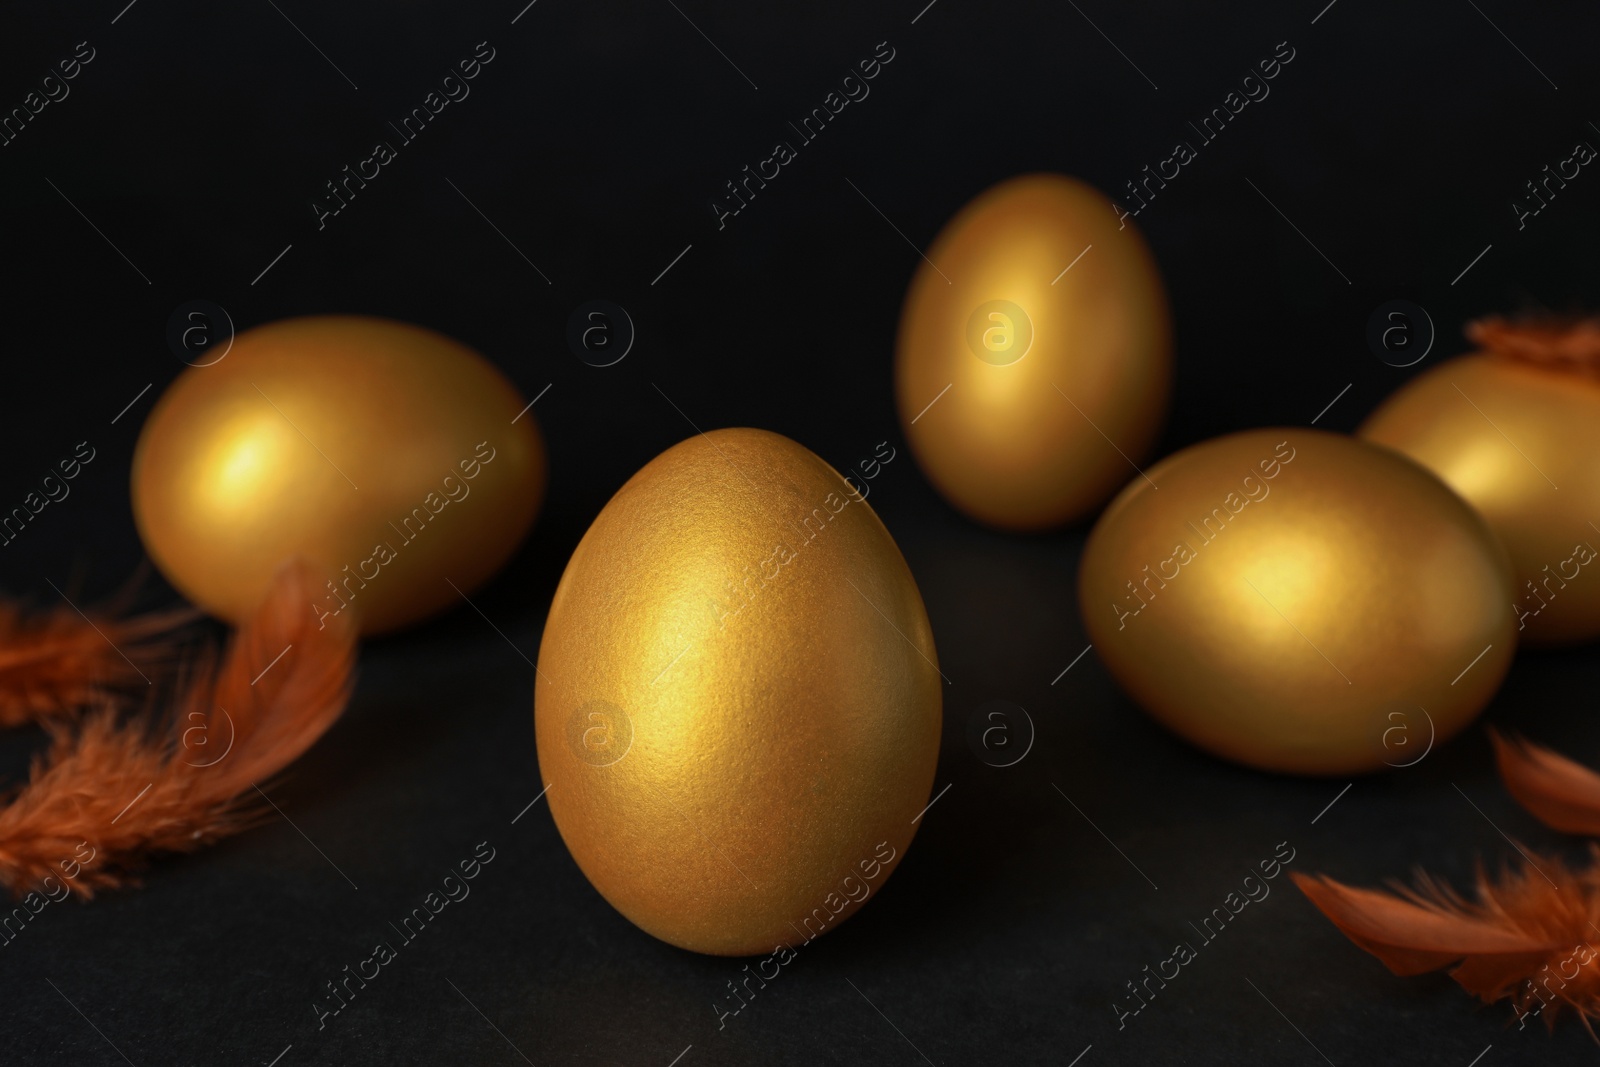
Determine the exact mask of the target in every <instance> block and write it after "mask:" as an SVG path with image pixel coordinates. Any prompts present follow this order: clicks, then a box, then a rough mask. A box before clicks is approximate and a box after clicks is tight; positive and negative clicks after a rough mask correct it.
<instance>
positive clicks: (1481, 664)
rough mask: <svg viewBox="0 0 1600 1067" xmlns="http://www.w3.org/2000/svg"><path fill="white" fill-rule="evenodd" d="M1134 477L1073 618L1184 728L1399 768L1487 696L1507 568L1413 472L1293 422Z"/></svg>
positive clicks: (1310, 757) (1198, 448)
mask: <svg viewBox="0 0 1600 1067" xmlns="http://www.w3.org/2000/svg"><path fill="white" fill-rule="evenodd" d="M1146 473H1147V475H1148V476H1149V479H1150V482H1146V481H1145V480H1144V479H1142V478H1138V479H1135V480H1134V481H1133V482H1131V483H1129V485H1128V487H1127V488H1126V489H1124V490H1123V491H1122V493H1121V494H1120V495H1119V496H1118V497H1117V498H1116V500H1115V501H1113V502H1112V504H1111V506H1110V507H1109V508H1107V509H1106V511H1105V513H1104V514H1103V515H1102V516H1101V518H1100V521H1099V522H1098V523H1096V525H1095V527H1094V529H1093V531H1092V532H1091V533H1090V536H1089V540H1088V542H1087V544H1086V546H1085V548H1084V554H1083V561H1082V565H1081V570H1080V574H1079V596H1080V606H1081V609H1082V612H1083V616H1084V621H1085V624H1086V626H1087V629H1088V633H1089V637H1090V639H1091V640H1092V641H1093V643H1094V648H1095V651H1096V653H1097V654H1098V655H1099V656H1100V658H1101V661H1102V662H1103V663H1104V664H1105V665H1106V668H1107V669H1108V670H1109V671H1110V672H1111V674H1112V675H1113V676H1114V677H1115V678H1116V679H1117V681H1118V682H1119V683H1121V685H1122V687H1123V688H1124V689H1125V690H1126V691H1127V692H1128V693H1129V694H1130V695H1131V696H1132V697H1133V698H1134V699H1135V700H1136V701H1137V702H1138V703H1140V704H1141V705H1143V706H1144V707H1145V708H1146V709H1147V710H1148V711H1149V712H1150V713H1151V714H1152V715H1153V716H1154V717H1155V718H1157V719H1158V720H1160V721H1161V722H1163V723H1165V724H1166V725H1167V726H1168V727H1170V728H1171V729H1172V730H1174V731H1175V732H1177V733H1178V734H1180V735H1182V736H1183V737H1185V738H1187V739H1188V740H1189V741H1191V742H1193V743H1194V744H1196V745H1198V746H1199V747H1201V748H1203V749H1206V750H1207V751H1210V752H1212V753H1214V754H1216V755H1218V756H1222V757H1224V758H1227V759H1231V760H1236V761H1238V762H1240V763H1245V764H1248V765H1250V766H1253V767H1258V768H1262V769H1265V770H1271V771H1284V772H1290V773H1297V774H1313V775H1320V774H1328V775H1332V774H1349V773H1354V772H1359V771H1368V770H1374V769H1377V768H1379V767H1381V766H1383V765H1384V764H1389V765H1390V766H1401V765H1408V764H1409V763H1410V762H1412V761H1414V759H1416V758H1418V756H1419V754H1420V753H1422V752H1424V751H1426V749H1427V746H1429V745H1431V744H1433V743H1437V742H1442V741H1444V740H1445V739H1446V738H1448V737H1450V736H1451V735H1453V734H1455V733H1457V732H1458V731H1460V730H1461V729H1462V728H1463V727H1465V726H1466V725H1467V723H1469V722H1470V721H1471V720H1472V719H1473V718H1474V717H1475V716H1476V715H1477V714H1478V712H1479V711H1480V710H1481V709H1482V708H1483V706H1484V705H1485V704H1486V703H1487V702H1488V701H1489V699H1490V698H1491V697H1492V696H1493V695H1494V692H1495V690H1496V689H1497V688H1498V686H1499V684H1500V681H1501V679H1502V677H1503V676H1504V674H1505V672H1506V670H1507V669H1508V667H1509V665H1510V663H1511V658H1512V653H1513V651H1514V650H1515V645H1516V625H1515V621H1514V618H1513V615H1512V612H1511V607H1510V604H1511V573H1510V567H1509V562H1508V560H1507V559H1506V555H1505V552H1504V550H1503V549H1502V548H1501V547H1500V545H1499V543H1498V542H1497V541H1496V540H1495V537H1494V535H1493V533H1492V532H1491V531H1490V529H1489V527H1488V525H1487V524H1486V523H1485V522H1484V520H1483V519H1482V518H1481V517H1480V516H1479V515H1478V514H1477V513H1476V512H1474V511H1473V510H1472V509H1471V508H1470V507H1469V506H1468V505H1467V504H1466V503H1465V502H1464V501H1462V500H1461V498H1460V497H1458V496H1457V495H1456V494H1455V493H1453V492H1452V491H1451V490H1450V489H1449V487H1447V486H1446V485H1445V484H1444V483H1442V482H1441V481H1439V480H1438V479H1437V478H1436V477H1434V476H1433V475H1432V474H1430V473H1429V472H1428V471H1426V470H1425V469H1423V468H1422V467H1420V466H1418V465H1417V464H1415V463H1413V462H1411V461H1410V460H1408V459H1406V458H1405V457H1403V456H1401V455H1398V454H1397V453H1395V452H1392V451H1390V450H1388V449H1385V448H1379V447H1376V446H1373V445H1369V444H1366V443H1364V442H1361V441H1358V440H1355V439H1353V438H1349V437H1345V436H1343V435H1339V434H1331V433H1325V432H1322V431H1318V430H1310V429H1301V428H1287V429H1269V430H1251V431H1247V432H1244V433H1236V434H1231V435H1229V436H1226V437H1219V438H1215V439H1213V440H1210V441H1206V442H1203V443H1201V444H1198V445H1195V446H1193V447H1191V448H1187V449H1185V450H1183V451H1181V452H1178V453H1176V454H1174V455H1172V456H1169V457H1168V458H1166V459H1164V460H1162V461H1161V462H1160V463H1158V464H1157V465H1155V466H1154V467H1152V468H1150V469H1149V470H1148V471H1147V472H1146ZM1151 482H1153V483H1154V484H1153V485H1152V484H1150V483H1151ZM1485 649H1487V651H1485ZM1480 653H1481V658H1479V657H1480ZM1397 728H1398V729H1399V731H1400V732H1399V733H1398V734H1397V733H1396V732H1395V730H1396V729H1397Z"/></svg>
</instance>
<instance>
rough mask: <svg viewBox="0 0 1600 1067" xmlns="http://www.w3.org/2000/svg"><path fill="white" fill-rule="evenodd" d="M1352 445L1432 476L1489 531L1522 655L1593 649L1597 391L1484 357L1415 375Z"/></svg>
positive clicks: (1552, 373)
mask: <svg viewBox="0 0 1600 1067" xmlns="http://www.w3.org/2000/svg"><path fill="white" fill-rule="evenodd" d="M1358 432H1359V434H1360V435H1361V436H1362V437H1364V438H1366V439H1367V440H1369V441H1374V442H1377V443H1378V444H1383V445H1388V446H1389V447H1390V448H1394V449H1398V450H1399V451H1401V452H1403V453H1405V454H1406V455H1408V456H1410V457H1411V458H1412V459H1414V460H1416V461H1417V462H1418V463H1421V464H1422V465H1423V466H1425V467H1427V468H1428V469H1429V470H1431V471H1433V472H1434V473H1435V474H1437V475H1438V476H1439V477H1440V478H1442V479H1444V481H1445V483H1446V484H1448V485H1449V486H1450V487H1451V488H1453V489H1454V490H1455V491H1456V492H1458V493H1460V494H1461V495H1462V496H1463V497H1465V498H1466V499H1467V501H1468V502H1469V503H1470V504H1472V506H1473V507H1475V508H1477V509H1478V511H1479V512H1480V513H1481V514H1482V515H1483V517H1484V518H1485V519H1487V520H1488V522H1489V525H1490V526H1491V527H1493V529H1494V531H1495V533H1496V534H1498V535H1499V537H1500V540H1501V541H1502V542H1503V543H1504V544H1505V547H1506V551H1507V552H1509V553H1510V555H1511V564H1512V570H1513V572H1514V574H1515V591H1514V592H1513V594H1512V598H1513V601H1514V603H1515V605H1516V615H1517V617H1518V620H1519V623H1520V625H1521V627H1522V629H1521V633H1520V636H1521V638H1522V640H1523V641H1526V642H1528V643H1530V644H1543V645H1561V644H1572V643H1576V642H1581V641H1591V640H1593V639H1594V638H1596V637H1600V562H1597V561H1596V559H1595V556H1596V549H1597V548H1600V529H1596V527H1597V526H1600V462H1597V457H1600V382H1596V381H1595V380H1594V379H1593V378H1590V377H1586V376H1583V375H1581V374H1577V373H1573V372H1571V371H1567V370H1562V369H1557V368H1549V367H1541V366H1537V365H1533V364H1529V363H1520V362H1515V361H1512V360H1509V359H1506V358H1503V357H1498V356H1492V355H1487V354H1476V355H1469V356H1463V357H1460V358H1458V359H1453V360H1449V361H1447V362H1445V363H1441V364H1439V365H1438V366H1436V367H1434V368H1432V369H1431V370H1429V371H1426V372H1424V373H1423V374H1420V375H1418V376H1417V377H1416V378H1413V379H1412V380H1411V381H1409V382H1407V383H1406V384H1405V386H1403V387H1402V388H1401V389H1399V390H1398V391H1397V392H1395V393H1394V395H1392V396H1390V397H1389V398H1388V399H1387V400H1385V401H1384V402H1383V403H1382V404H1381V405H1379V407H1378V409H1377V410H1376V411H1374V412H1373V413H1372V414H1371V416H1369V417H1368V418H1367V421H1366V422H1365V423H1364V424H1363V425H1362V426H1361V429H1360V430H1359V431H1358Z"/></svg>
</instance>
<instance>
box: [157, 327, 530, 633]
mask: <svg viewBox="0 0 1600 1067" xmlns="http://www.w3.org/2000/svg"><path fill="white" fill-rule="evenodd" d="M523 403H524V402H523V400H522V398H521V397H520V396H519V395H518V393H517V389H516V387H515V386H513V385H512V384H511V383H510V381H508V380H507V379H506V378H505V376H504V375H502V374H501V373H500V372H499V371H498V370H496V369H495V368H494V367H493V366H491V365H490V364H489V363H488V362H486V361H485V360H484V359H483V358H482V357H481V356H479V355H478V354H477V353H475V352H473V351H472V350H471V349H469V348H467V347H466V346H465V345H462V344H460V343H459V342H456V341H453V340H451V339H450V338H448V337H445V336H443V335H442V334H438V333H435V332H433V331H431V330H426V329H423V328H422V327H420V326H412V325H409V324H407V323H401V322H393V321H390V320H386V319H376V318H363V317H358V316H318V317H311V318H300V319H286V320H284V321H281V322H274V323H269V324H267V325H264V326H258V327H256V328H255V329H253V330H249V331H247V332H245V333H242V334H240V335H239V336H238V337H237V338H235V339H234V342H233V347H232V348H231V349H230V350H228V351H227V354H226V355H225V356H224V357H223V358H222V359H221V360H220V361H218V362H216V363H214V364H212V365H210V366H204V367H192V368H190V369H189V370H187V371H185V372H184V373H183V374H182V375H180V376H179V377H178V379H177V380H176V381H175V382H173V384H172V386H171V387H170V388H168V390H167V391H166V393H165V394H163V395H162V397H161V399H160V400H159V401H158V402H157V404H156V405H155V408H154V410H152V411H151V413H150V417H149V419H148V421H146V423H145V426H144V429H143V431H142V432H141V434H140V436H139V443H138V447H137V449H136V450H135V452H134V457H133V477H132V481H133V486H132V492H133V512H134V518H135V521H136V522H137V524H138V527H139V533H140V536H141V537H142V538H143V539H144V544H145V548H146V549H147V550H148V551H149V553H150V556H151V558H152V559H154V560H155V562H156V565H157V566H159V567H160V568H161V571H162V573H163V574H165V575H166V576H167V578H168V579H169V580H170V581H171V582H172V584H173V585H174V586H176V587H177V588H178V590H179V591H180V592H182V593H183V594H184V595H185V596H187V597H188V598H189V599H190V600H192V601H194V603H196V604H198V605H199V606H201V607H203V608H205V609H206V610H207V611H210V612H212V613H213V614H216V615H219V616H221V617H223V618H225V619H228V620H231V621H234V622H237V621H239V620H240V619H241V618H243V617H245V616H246V615H247V614H248V613H249V611H250V610H251V609H252V608H253V607H254V606H255V604H256V603H257V602H258V601H259V600H260V598H261V596H262V595H263V594H264V593H265V592H266V589H267V584H268V581H269V579H270V578H271V576H272V574H273V571H274V569H275V568H276V567H277V565H278V563H279V562H280V561H281V560H283V559H284V558H285V557H287V556H289V555H291V554H294V553H299V554H301V555H304V556H306V557H307V558H309V559H310V560H312V561H313V562H314V563H317V564H320V565H321V566H322V567H323V568H324V569H325V570H326V571H327V572H328V573H331V574H333V575H335V576H336V579H335V580H336V582H337V583H338V584H337V587H336V588H330V589H328V590H327V591H326V592H327V596H326V597H325V599H324V600H323V602H322V604H321V605H319V606H317V607H315V608H314V610H317V611H318V613H319V615H320V614H321V612H323V611H328V612H340V611H344V610H352V611H354V612H355V614H356V615H357V617H358V619H359V620H360V622H361V628H362V630H363V631H364V632H366V633H375V632H379V631H384V630H392V629H395V628H397V627H400V626H404V625H406V624H407V623H411V622H414V621H416V620H418V619H421V618H423V617H424V616H427V615H430V614H432V613H434V612H436V611H438V610H440V609H441V608H443V607H446V606H447V605H450V604H455V603H459V602H460V599H461V595H460V594H459V593H457V592H456V590H454V589H452V588H451V587H450V582H454V583H455V584H456V586H458V587H459V588H460V590H461V591H462V592H463V593H467V592H470V591H471V590H472V588H473V587H474V586H476V585H478V584H479V583H481V582H482V581H483V580H484V579H486V578H488V577H489V575H491V574H493V573H494V572H495V570H497V569H498V568H499V567H500V565H501V564H502V563H504V562H505V561H506V559H507V558H508V557H509V556H510V555H511V553H512V552H513V551H514V550H515V549H516V547H517V545H518V543H519V542H520V541H521V540H522V537H523V535H524V534H525V533H526V532H527V530H528V527H529V526H530V525H531V524H532V522H533V518H534V514H535V513H536V512H537V511H538V507H539V502H540V499H541V497H542V495H543V492H544V484H545V455H544V445H543V442H542V441H541V440H540V436H539V432H538V429H537V428H536V427H535V426H534V421H533V414H532V412H529V413H527V414H525V415H523V416H522V417H521V418H518V419H517V421H516V422H515V423H514V424H513V422H512V419H513V418H514V417H516V415H517V412H518V411H519V410H521V409H522V406H523ZM485 457H489V458H488V459H487V460H485ZM469 474H470V475H471V476H470V477H469ZM447 579H448V580H447ZM345 605H347V606H348V607H346V606H345Z"/></svg>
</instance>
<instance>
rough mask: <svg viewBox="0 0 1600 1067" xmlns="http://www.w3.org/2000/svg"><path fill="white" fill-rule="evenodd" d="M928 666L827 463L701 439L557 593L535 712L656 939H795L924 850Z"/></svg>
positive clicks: (545, 761)
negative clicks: (915, 837) (918, 839)
mask: <svg viewBox="0 0 1600 1067" xmlns="http://www.w3.org/2000/svg"><path fill="white" fill-rule="evenodd" d="M936 660H937V656H936V653H935V651H934V647H933V635H932V631H931V630H930V629H929V626H928V617H927V613H926V612H925V611H924V609H923V606H922V598H921V595H920V594H919V593H918V592H917V586H916V582H915V581H914V580H913V579H912V577H911V572H910V571H909V570H908V569H907V567H906V564H905V560H904V559H903V558H902V557H901V555H900V550H899V549H898V548H897V547H896V546H895V543H894V540H893V539H892V538H891V537H890V536H889V533H888V531H887V530H885V529H884V527H883V524H882V523H881V522H879V521H878V517H877V516H876V515H875V514H873V512H872V510H871V508H870V507H868V505H867V503H866V502H865V500H863V499H862V498H860V497H858V496H855V495H853V494H852V491H851V490H850V488H849V486H848V485H847V483H846V482H845V481H844V479H842V478H841V477H840V476H839V475H838V474H837V473H836V472H835V471H834V470H833V469H832V468H831V467H829V466H828V465H827V464H826V463H824V462H823V461H822V460H821V459H819V458H818V457H817V456H815V455H814V454H812V453H811V452H809V451H808V450H806V449H805V448H803V447H801V446H800V445H798V444H796V443H795V442H793V441H791V440H789V439H788V438H786V437H781V436H779V435H777V434H773V433H768V432H766V431H764V430H751V429H727V430H717V431H714V432H712V433H710V434H705V435H701V436H697V437H691V438H689V439H688V440H686V441H684V442H682V443H681V444H678V445H676V446H675V447H673V448H670V449H668V450H667V451H666V452H663V453H662V454H661V455H659V456H657V457H656V458H655V459H654V460H652V461H651V462H650V463H649V464H647V465H646V466H645V467H644V468H643V469H642V470H640V471H639V472H638V473H637V474H635V475H634V476H633V477H632V478H631V479H629V481H628V482H627V484H625V485H624V486H623V487H622V488H621V489H620V490H618V491H617V494H616V495H615V496H614V497H612V498H611V501H610V503H608V504H607V505H606V506H605V508H604V509H603V510H602V511H601V512H600V515H599V516H598V517H597V518H596V519H595V521H594V524H593V525H592V526H590V528H589V531H588V532H587V533H586V534H585V535H584V537H583V540H582V541H580V542H579V544H578V547H577V549H576V550H575V551H574V552H573V554H572V559H571V561H570V562H569V563H568V564H567V569H566V572H565V573H564V574H563V575H562V577H561V583H560V585H559V586H558V587H557V589H556V594H555V599H554V601H553V603H552V604H551V607H550V617H549V619H548V621H547V622H546V623H545V630H544V639H543V643H542V644H541V646H540V650H539V680H538V682H537V684H536V686H535V701H534V706H535V720H536V725H537V733H538V744H539V768H540V772H541V774H542V777H543V780H544V782H545V784H546V785H547V786H548V787H549V792H548V794H547V799H548V802H549V804H550V812H551V815H552V816H553V817H554V818H555V822H556V826H557V827H559V829H560V831H561V836H562V838H563V839H564V840H565V841H566V843H567V847H568V848H569V849H570V850H571V851H572V855H573V858H574V859H576V860H577V862H578V866H579V867H581V868H582V869H583V872H584V874H585V875H587V876H588V878H589V880H590V882H592V883H593V884H594V886H595V888H596V889H598V890H599V891H600V893H601V895H602V896H604V897H605V898H606V899H607V900H608V901H610V902H611V904H612V905H613V906H615V907H616V909H617V910H618V911H620V912H621V913H622V914H623V915H625V916H627V918H629V919H630V920H632V921H633V922H634V923H635V924H637V925H638V926H639V927H641V928H642V929H644V930H646V931H648V932H649V933H651V934H654V935H655V936H656V937H658V938H660V939H662V940H663V941H667V942H670V943H671V944H674V945H678V946H680V947H682V948H687V949H692V950H694V951H696V952H706V953H712V954H716V955H747V954H754V953H767V952H771V951H772V950H774V949H775V948H777V947H778V946H780V945H783V946H796V945H799V944H801V943H803V942H804V941H806V940H809V939H810V938H812V937H815V936H817V934H818V933H821V932H825V931H826V930H829V929H832V928H833V926H834V925H835V924H837V923H838V922H841V921H843V920H844V919H846V918H848V917H849V916H850V915H851V914H852V913H854V912H855V910H856V909H857V908H858V907H859V906H860V904H861V903H862V902H863V901H865V900H866V899H869V898H870V897H871V896H872V895H873V894H875V893H876V892H877V891H878V889H879V887H880V886H881V885H882V884H883V882H884V880H885V879H886V878H887V877H888V875H889V873H890V872H891V871H892V870H893V869H894V868H895V867H897V866H898V864H899V856H900V855H901V854H903V853H904V851H905V849H906V846H907V845H908V844H909V843H910V841H911V837H912V834H913V833H914V832H915V830H916V827H915V826H914V825H913V824H912V820H913V819H914V818H916V817H917V815H918V814H919V812H920V811H921V810H922V808H923V806H924V805H925V804H927V802H928V794H929V790H930V787H931V786H932V782H933V773H934V765H935V763H936V761H937V759H938V754H939V734H940V706H941V701H942V694H941V691H940V687H941V685H942V684H943V683H942V681H941V678H940V675H939V671H938V668H937V666H936V665H935V664H936ZM885 857H888V858H887V859H885Z"/></svg>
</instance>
